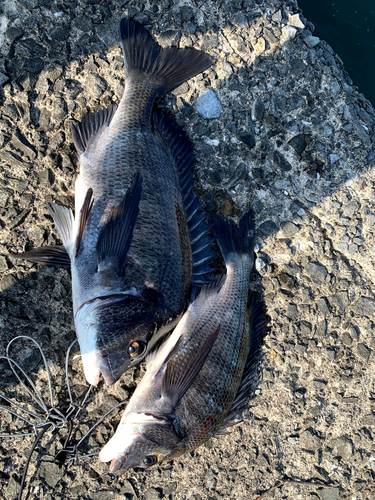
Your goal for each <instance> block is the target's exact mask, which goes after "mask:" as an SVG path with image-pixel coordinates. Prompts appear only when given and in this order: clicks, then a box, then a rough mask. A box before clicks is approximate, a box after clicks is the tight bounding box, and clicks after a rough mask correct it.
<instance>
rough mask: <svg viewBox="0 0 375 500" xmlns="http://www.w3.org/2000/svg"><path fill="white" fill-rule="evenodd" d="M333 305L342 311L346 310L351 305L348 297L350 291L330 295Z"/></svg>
mask: <svg viewBox="0 0 375 500" xmlns="http://www.w3.org/2000/svg"><path fill="white" fill-rule="evenodd" d="M330 303H331V305H333V306H335V307H337V309H338V310H339V311H341V312H344V311H345V310H346V308H347V307H348V306H349V305H350V300H349V297H348V292H346V291H344V292H337V293H335V294H334V295H332V297H330Z"/></svg>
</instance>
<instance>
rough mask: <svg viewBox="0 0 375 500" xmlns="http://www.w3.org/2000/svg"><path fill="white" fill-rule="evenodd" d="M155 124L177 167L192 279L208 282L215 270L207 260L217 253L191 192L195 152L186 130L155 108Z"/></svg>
mask: <svg viewBox="0 0 375 500" xmlns="http://www.w3.org/2000/svg"><path fill="white" fill-rule="evenodd" d="M153 119H154V125H155V128H156V130H157V131H158V132H159V134H160V136H161V138H162V140H163V141H164V143H165V146H166V148H167V150H168V152H169V154H170V156H171V159H172V161H173V163H174V165H175V167H176V170H177V174H178V177H179V181H180V188H181V196H182V201H183V203H184V208H185V214H186V219H187V223H188V227H189V234H190V244H191V247H192V254H193V277H192V283H193V285H194V284H202V283H205V282H207V275H209V274H211V273H212V272H213V271H214V268H213V267H211V266H210V262H211V260H212V259H213V258H214V257H217V255H218V252H215V251H214V250H212V248H211V247H210V245H211V243H213V241H214V240H213V239H212V238H211V237H210V236H209V235H208V230H209V229H210V225H208V224H207V222H206V217H205V214H204V213H202V211H201V203H200V201H199V199H198V198H197V196H195V194H194V192H193V186H194V181H193V178H192V175H191V171H192V168H193V166H194V152H193V148H192V145H191V143H190V140H189V138H188V137H187V135H186V133H185V132H184V131H183V130H181V129H179V128H178V127H177V126H176V125H175V123H174V122H173V120H172V119H171V118H170V117H168V116H166V115H164V114H163V113H161V111H157V112H156V113H154V115H153Z"/></svg>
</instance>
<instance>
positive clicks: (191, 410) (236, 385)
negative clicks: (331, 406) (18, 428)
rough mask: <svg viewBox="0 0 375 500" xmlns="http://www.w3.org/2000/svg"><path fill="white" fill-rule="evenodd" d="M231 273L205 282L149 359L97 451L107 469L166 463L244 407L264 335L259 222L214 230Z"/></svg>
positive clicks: (223, 224) (248, 218)
mask: <svg viewBox="0 0 375 500" xmlns="http://www.w3.org/2000/svg"><path fill="white" fill-rule="evenodd" d="M212 230H213V232H214V235H215V237H216V240H217V242H218V244H219V247H220V250H221V252H222V255H223V258H224V262H225V266H226V271H227V272H226V275H224V276H222V277H221V278H219V279H217V280H216V282H215V280H213V281H212V283H211V284H209V285H207V286H206V287H203V288H202V289H201V291H200V293H199V294H198V295H197V298H195V300H192V302H191V304H190V305H189V307H188V309H187V311H186V313H185V314H184V316H183V317H182V318H181V320H180V322H179V323H178V325H177V326H176V328H175V329H174V331H173V332H172V334H171V335H170V336H169V337H168V339H166V340H165V339H163V340H164V342H161V345H160V347H158V348H155V349H154V350H153V351H152V352H151V353H150V354H149V355H148V357H147V359H146V365H147V367H146V373H145V375H144V376H143V378H142V380H141V382H140V383H139V385H138V386H137V388H136V390H135V391H134V393H133V395H132V397H131V399H130V401H129V403H128V405H127V407H126V410H125V412H124V414H123V416H122V418H121V421H120V423H119V425H118V428H117V429H116V432H115V434H114V435H113V437H112V438H111V439H110V440H109V441H108V443H107V444H106V445H105V446H104V447H103V449H102V450H101V451H100V454H99V459H100V461H102V462H111V464H110V471H111V472H116V471H118V470H119V469H129V468H134V467H140V468H143V469H146V468H149V467H151V466H153V465H157V464H161V463H162V462H163V461H164V460H169V459H173V458H176V457H178V456H180V455H182V454H183V453H185V452H188V451H191V450H193V449H195V448H196V447H198V446H200V445H201V444H203V443H204V442H206V441H207V440H208V439H210V438H211V437H213V436H217V435H219V434H221V433H223V432H225V431H226V430H227V429H228V428H229V427H230V426H231V425H234V423H235V422H236V419H235V417H236V415H237V414H238V413H239V412H240V411H242V410H243V409H244V407H245V406H246V402H247V398H248V392H249V385H250V379H251V376H252V372H253V366H254V359H255V355H256V354H257V352H258V350H259V348H260V345H261V342H262V339H263V338H264V336H265V335H266V333H267V324H268V318H267V316H266V314H265V307H264V305H263V304H262V303H261V302H260V301H258V300H252V301H251V302H250V306H249V307H248V290H249V281H250V273H251V270H252V267H253V253H254V220H253V217H252V215H250V214H249V213H248V214H245V216H244V217H243V218H242V219H241V220H240V223H239V226H238V227H237V226H235V225H234V224H231V223H229V222H228V221H227V220H223V219H218V218H217V219H216V222H215V223H214V226H213V228H212Z"/></svg>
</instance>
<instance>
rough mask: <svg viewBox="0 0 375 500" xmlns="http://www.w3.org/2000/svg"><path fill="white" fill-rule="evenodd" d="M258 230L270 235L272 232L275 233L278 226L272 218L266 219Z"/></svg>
mask: <svg viewBox="0 0 375 500" xmlns="http://www.w3.org/2000/svg"><path fill="white" fill-rule="evenodd" d="M258 230H259V231H260V232H261V233H262V234H263V235H264V236H271V235H272V234H275V233H277V232H278V230H279V228H278V226H277V225H276V224H275V223H274V222H273V221H272V220H266V221H265V222H263V223H262V224H261V225H260V226H259V228H258Z"/></svg>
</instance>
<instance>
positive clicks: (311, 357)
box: [0, 0, 375, 500]
mask: <svg viewBox="0 0 375 500" xmlns="http://www.w3.org/2000/svg"><path fill="white" fill-rule="evenodd" d="M2 8H3V13H2V14H1V18H0V49H1V54H2V55H1V56H0V85H2V87H1V88H0V89H1V90H0V99H1V101H0V102H1V109H0V225H1V230H0V231H1V234H0V251H1V252H2V256H0V270H1V279H0V293H1V297H0V308H1V313H0V326H1V330H0V347H1V348H2V351H4V350H5V346H6V344H7V342H8V341H9V340H10V339H11V338H13V337H14V336H15V335H21V334H23V335H25V334H28V335H32V336H33V337H34V338H35V339H36V340H38V342H40V343H41V344H42V345H43V349H44V351H45V353H46V356H47V359H48V360H50V369H51V373H52V376H53V380H54V388H55V392H56V394H57V397H58V399H59V402H60V403H64V402H67V401H68V398H67V391H66V388H65V381H64V378H63V376H64V356H65V352H66V349H67V347H68V345H69V344H70V342H71V341H72V340H74V330H73V321H72V304H71V292H70V276H69V273H68V272H67V271H63V270H60V271H56V270H54V269H52V268H42V267H38V266H35V265H32V264H30V263H26V262H23V261H20V260H18V259H15V258H10V257H8V256H7V252H8V251H23V250H28V249H30V248H32V247H34V246H35V247H36V246H40V245H42V244H55V243H56V242H59V237H58V235H57V232H56V229H55V227H54V225H53V223H52V219H51V217H50V216H49V213H48V211H47V208H46V202H48V201H53V200H54V201H58V202H60V203H63V204H66V205H70V206H73V199H74V198H73V196H74V181H75V176H76V174H77V171H78V166H77V158H76V155H75V152H74V149H73V145H72V141H71V138H70V134H69V122H70V121H71V120H77V121H78V120H80V119H81V117H82V115H83V114H85V113H86V112H88V111H95V110H98V109H101V108H102V107H104V106H107V105H108V104H110V103H118V102H119V100H120V99H121V96H122V93H123V90H124V82H125V80H124V72H123V60H122V55H121V50H120V44H119V36H118V24H119V20H120V19H121V17H123V16H124V15H130V16H133V17H135V18H136V19H137V20H138V21H140V22H141V23H143V24H145V25H146V27H147V29H149V30H150V31H151V32H152V33H153V34H154V36H155V37H156V38H157V39H158V40H159V43H161V44H162V45H163V46H169V45H178V46H180V47H184V46H192V47H195V48H200V49H203V50H205V51H207V52H208V53H210V54H212V55H213V56H214V57H215V59H216V63H215V65H214V66H212V68H210V69H209V70H208V71H207V72H205V73H204V74H203V75H199V76H197V77H196V78H194V79H192V80H190V81H189V82H187V83H184V84H183V85H181V87H179V88H178V89H176V90H175V91H174V92H173V93H172V94H170V95H168V96H166V98H164V99H163V100H162V102H161V106H162V107H163V108H165V109H167V110H168V111H169V112H172V113H173V114H174V115H175V117H176V120H177V122H178V123H179V124H180V126H181V127H183V128H184V129H185V130H186V131H187V133H188V135H189V137H190V138H191V139H192V141H193V143H194V147H195V149H196V152H197V155H196V159H197V161H196V168H195V177H196V181H197V183H196V186H197V187H196V191H197V193H198V194H199V196H200V198H201V199H202V201H203V202H204V208H205V209H206V210H207V211H215V212H218V213H220V214H221V215H225V216H228V217H233V218H235V219H236V218H238V217H239V216H240V215H241V214H242V213H244V211H245V210H246V209H247V208H249V207H250V206H253V208H254V210H255V212H256V223H257V234H258V239H257V249H256V250H257V261H256V273H255V274H254V280H253V282H252V289H253V290H257V291H258V292H259V293H261V294H262V295H263V296H264V300H265V302H266V304H267V307H268V311H269V314H270V316H271V318H272V323H271V333H270V335H269V336H268V338H267V340H266V343H265V347H264V352H263V356H262V358H261V360H260V363H259V377H255V380H254V386H253V395H254V396H255V397H254V399H253V400H252V401H251V402H250V405H249V410H248V411H246V412H245V414H244V416H243V418H244V422H243V423H242V424H241V425H240V426H238V427H236V428H234V429H233V430H232V431H231V433H230V434H229V435H227V436H222V437H220V438H218V439H215V440H213V441H212V442H211V443H209V444H208V445H206V446H204V447H201V448H199V449H198V450H197V451H195V452H193V453H191V454H190V455H188V456H186V457H182V458H180V459H177V460H175V461H174V462H173V463H168V464H165V465H163V466H162V467H161V468H160V469H155V470H150V471H148V472H139V471H127V472H125V473H124V474H122V475H111V474H109V473H108V465H103V464H100V463H99V462H98V460H97V459H96V458H93V459H83V460H82V461H80V462H78V463H77V464H74V463H72V462H70V463H69V464H68V465H67V466H66V467H65V466H64V467H62V468H59V467H58V466H57V465H56V464H54V463H53V457H54V454H55V453H56V451H58V449H61V446H62V441H63V437H64V432H66V431H65V430H63V431H61V436H59V439H61V442H60V440H57V441H53V440H51V439H48V438H47V437H45V438H44V440H43V441H42V445H43V446H42V448H43V449H44V450H45V452H44V454H43V455H41V454H39V455H38V458H37V460H36V459H35V457H36V456H37V454H35V453H34V456H33V461H32V464H31V466H30V470H29V475H28V478H29V481H28V490H29V492H30V493H29V498H43V499H47V500H52V499H54V500H60V499H61V500H63V499H67V498H69V499H82V500H86V499H92V500H107V499H114V500H120V499H121V500H123V499H125V498H129V499H131V498H133V499H134V498H140V499H146V500H153V499H159V498H165V499H169V500H180V499H194V500H212V499H217V498H227V499H245V498H251V499H255V498H258V497H259V496H260V495H262V494H263V493H264V495H263V496H262V497H261V498H275V499H281V498H283V499H293V500H294V499H307V498H320V499H321V500H334V499H338V498H340V499H341V498H342V499H346V498H347V499H371V498H374V499H375V487H374V477H375V443H374V433H375V407H374V400H375V399H374V398H375V383H374V373H375V370H374V368H375V367H374V353H373V351H374V349H375V335H374V315H375V298H374V292H375V271H374V269H375V266H374V255H375V252H374V251H375V234H374V233H375V194H374V186H375V173H374V161H375V148H374V110H373V108H372V106H371V104H370V103H369V102H368V101H367V100H366V99H365V98H364V96H363V95H361V94H359V93H358V91H357V89H356V88H355V87H353V86H352V81H351V79H350V77H349V76H348V75H347V73H346V72H345V71H344V69H343V65H342V62H341V60H340V59H339V57H338V56H337V55H336V54H335V53H334V52H333V50H332V49H331V47H330V46H329V45H328V44H326V43H325V42H324V41H321V40H319V38H317V37H315V36H314V35H313V31H314V29H313V26H312V24H311V23H309V22H308V21H307V20H306V19H305V18H304V17H303V15H302V14H301V12H300V10H299V9H298V5H297V3H296V2H295V1H293V0H289V1H286V0H272V1H271V0H269V1H265V0H258V1H255V0H244V1H242V0H230V1H229V0H223V1H219V0H217V1H214V0H207V1H204V2H196V1H193V0H191V1H176V2H174V1H173V2H172V1H169V0H161V1H159V2H153V1H146V2H141V1H135V0H130V1H127V0H125V1H122V2H121V1H118V2H114V1H105V2H104V1H101V0H88V1H83V0H64V1H54V2H47V1H45V0H6V1H5V2H4V4H3V6H2ZM207 92H208V93H207ZM207 95H208V96H211V97H210V99H211V101H209V102H208V104H207V103H206V105H205V106H201V107H200V106H199V100H200V99H202V98H203V99H205V97H204V96H207ZM210 102H211V104H210ZM213 105H215V106H214V108H213ZM205 116H206V117H205ZM20 356H26V363H27V367H28V370H30V371H31V372H33V373H34V374H35V379H36V380H37V387H40V388H43V390H45V389H46V378H45V374H44V372H43V371H42V369H41V368H40V366H41V365H38V363H39V361H40V356H39V355H38V352H37V351H36V350H35V348H32V347H29V346H28V344H27V345H26V344H25V345H24V346H23V349H21V351H20ZM143 370H144V368H143V367H140V368H137V369H136V370H135V372H131V373H127V374H125V376H124V377H123V378H122V379H121V381H120V382H119V383H118V384H116V385H115V387H113V388H110V389H108V390H107V389H106V388H104V387H103V386H102V385H101V386H100V387H99V390H97V391H95V393H94V394H93V397H92V399H91V400H90V403H89V406H88V408H87V413H86V412H83V413H84V415H85V416H86V420H85V423H84V424H83V425H82V426H81V428H80V430H79V434H78V436H77V438H79V437H80V436H83V435H84V434H85V432H86V431H87V430H88V428H89V427H88V426H89V423H90V421H91V422H93V421H95V418H98V416H100V415H103V414H104V413H105V412H106V411H108V410H109V409H110V408H111V407H112V406H113V405H114V404H116V403H117V402H118V401H121V400H123V399H126V398H127V397H129V396H130V395H131V394H132V392H133V391H134V388H135V386H136V383H137V382H138V381H139V379H140V376H141V374H142V373H143ZM0 375H1V377H2V378H1V380H2V381H4V384H9V390H10V391H16V390H18V389H17V388H14V384H13V382H12V379H11V378H7V377H8V376H9V370H8V371H7V370H5V369H4V368H2V369H1V373H0ZM72 384H73V385H74V387H75V391H76V393H78V394H82V393H83V391H84V378H83V374H82V371H81V369H80V368H79V362H78V361H77V360H76V361H75V364H74V371H73V372H72ZM13 394H14V392H13ZM115 413H116V416H115V417H113V418H112V420H108V419H107V420H106V421H105V422H104V423H103V424H101V425H100V426H99V428H98V430H97V432H96V433H95V434H94V435H93V436H92V437H90V438H89V439H88V440H87V441H88V443H87V445H86V448H84V449H83V451H91V450H94V449H95V447H97V446H98V445H99V446H101V445H103V444H104V443H105V442H106V441H107V440H108V438H109V436H110V435H111V433H113V431H114V429H115V427H116V423H117V422H118V420H119V418H120V415H121V411H120V410H116V412H115ZM90 419H91V420H90ZM0 425H1V429H2V431H3V429H8V430H13V431H14V430H15V429H16V428H18V427H20V424H19V422H18V421H16V419H15V418H13V419H12V418H11V417H9V416H8V415H6V414H4V413H2V412H1V413H0ZM31 443H32V440H31V438H28V439H25V440H20V439H12V440H2V441H1V443H0V471H1V473H0V491H1V492H0V496H1V497H3V498H6V499H11V498H15V497H16V494H17V489H18V487H19V483H20V477H21V473H22V467H23V465H24V463H25V457H26V454H27V452H28V450H29V448H30V446H31ZM39 450H40V448H39ZM285 478H289V481H287V482H282V480H283V479H285ZM292 479H296V480H300V481H302V482H301V483H299V484H298V483H293V482H292V481H290V480H292ZM303 481H307V483H303ZM313 483H315V484H313ZM270 488H272V489H271V490H270ZM268 490H269V491H268Z"/></svg>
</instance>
